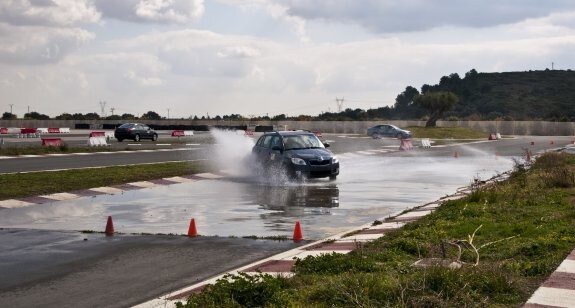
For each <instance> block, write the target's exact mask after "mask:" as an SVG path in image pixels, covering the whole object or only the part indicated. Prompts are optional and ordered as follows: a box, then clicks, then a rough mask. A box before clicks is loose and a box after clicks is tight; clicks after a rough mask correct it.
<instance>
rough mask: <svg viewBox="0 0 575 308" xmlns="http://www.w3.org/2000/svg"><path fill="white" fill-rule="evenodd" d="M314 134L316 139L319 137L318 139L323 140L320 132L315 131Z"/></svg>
mask: <svg viewBox="0 0 575 308" xmlns="http://www.w3.org/2000/svg"><path fill="white" fill-rule="evenodd" d="M313 134H314V135H315V136H316V137H318V138H321V137H322V135H321V132H320V131H315V132H313Z"/></svg>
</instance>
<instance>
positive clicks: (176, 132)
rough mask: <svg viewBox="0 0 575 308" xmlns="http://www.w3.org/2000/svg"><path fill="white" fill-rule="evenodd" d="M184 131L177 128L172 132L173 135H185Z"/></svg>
mask: <svg viewBox="0 0 575 308" xmlns="http://www.w3.org/2000/svg"><path fill="white" fill-rule="evenodd" d="M184 136H185V134H184V131H183V130H175V131H173V132H172V137H184Z"/></svg>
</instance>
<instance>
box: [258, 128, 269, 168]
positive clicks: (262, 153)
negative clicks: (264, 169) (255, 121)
mask: <svg viewBox="0 0 575 308" xmlns="http://www.w3.org/2000/svg"><path fill="white" fill-rule="evenodd" d="M271 141H272V135H264V136H262V137H261V139H260V141H258V144H257V147H256V153H255V154H256V156H257V159H258V161H260V162H261V163H262V164H266V165H267V164H268V163H269V151H270V144H271Z"/></svg>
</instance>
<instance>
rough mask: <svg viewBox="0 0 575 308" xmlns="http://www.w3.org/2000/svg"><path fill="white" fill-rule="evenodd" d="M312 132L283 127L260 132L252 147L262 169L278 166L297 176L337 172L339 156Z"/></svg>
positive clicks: (333, 173) (299, 177)
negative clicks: (281, 129)
mask: <svg viewBox="0 0 575 308" xmlns="http://www.w3.org/2000/svg"><path fill="white" fill-rule="evenodd" d="M326 147H329V144H325V145H324V144H323V143H322V142H321V141H320V140H319V139H318V138H317V136H316V135H315V134H314V133H312V132H306V131H284V132H268V133H265V134H263V135H262V136H261V137H260V138H259V139H258V141H257V142H256V144H255V145H254V147H253V149H252V154H253V155H254V157H255V159H256V162H257V163H258V164H260V165H261V166H263V167H264V168H265V169H269V168H274V167H275V168H281V169H282V170H285V172H287V174H288V176H290V177H292V178H296V179H302V178H323V177H329V178H330V179H331V180H335V179H336V177H337V176H338V175H339V160H338V159H337V158H336V157H335V155H334V154H333V153H332V152H331V151H330V150H328V149H327V148H326Z"/></svg>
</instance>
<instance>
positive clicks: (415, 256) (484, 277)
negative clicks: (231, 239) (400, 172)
mask: <svg viewBox="0 0 575 308" xmlns="http://www.w3.org/2000/svg"><path fill="white" fill-rule="evenodd" d="M574 175H575V158H574V156H569V155H567V154H558V153H547V154H545V155H543V156H542V157H541V158H539V159H538V160H537V162H536V163H535V164H534V165H533V167H532V168H531V169H530V170H526V169H524V168H523V167H521V166H520V165H518V166H516V170H515V172H514V173H513V174H512V176H511V177H510V179H509V180H507V181H505V182H501V183H497V184H495V185H492V186H490V187H489V188H482V189H478V190H476V191H474V192H473V193H472V194H470V195H469V196H468V197H466V198H464V199H461V200H455V201H446V202H444V203H443V205H442V206H441V207H440V208H439V209H437V210H436V211H435V212H434V213H433V214H431V215H428V216H426V217H424V218H422V219H420V220H418V221H417V222H414V223H411V224H408V225H406V226H405V227H403V228H402V229H400V230H398V231H396V232H393V233H391V234H389V235H386V236H384V237H382V238H380V239H378V240H376V241H374V242H371V243H369V244H366V245H364V246H363V247H362V248H361V249H358V250H355V251H354V252H352V253H350V254H348V255H337V254H326V255H322V256H311V257H307V258H306V259H304V260H299V261H297V262H296V266H295V272H296V274H297V275H296V276H295V277H293V278H291V279H285V278H273V277H271V276H269V275H263V274H262V275H260V276H258V277H257V278H248V277H245V276H241V275H240V276H229V277H227V279H228V280H225V281H224V280H220V281H218V282H217V283H216V284H214V285H213V286H211V287H209V288H208V289H207V290H205V291H204V292H202V293H200V294H198V295H194V296H192V297H191V298H190V299H189V300H188V301H187V302H186V303H182V304H181V306H185V307H249V306H252V305H256V306H259V307H466V306H492V307H519V306H521V305H522V304H523V303H525V301H526V300H527V299H528V298H529V297H530V296H531V294H533V292H534V291H535V289H536V288H537V287H538V286H539V285H540V284H541V283H542V282H543V281H544V280H545V279H546V277H548V276H549V275H550V273H552V272H553V271H554V270H555V268H557V266H558V265H559V264H560V263H561V262H562V260H563V259H564V258H565V257H566V256H567V255H568V254H569V253H570V251H571V250H572V249H573V248H574V247H575V206H574V205H575V181H574V180H573V179H574ZM473 234H474V236H472V235H473ZM461 240H467V241H470V242H471V243H472V244H474V246H475V247H476V248H479V249H478V253H479V261H478V264H477V265H476V266H475V265H474V264H475V261H476V255H475V254H474V253H473V251H472V250H471V249H466V248H465V247H463V250H462V251H463V253H462V254H461V257H460V259H459V260H460V261H462V262H463V264H462V267H461V268H460V269H448V268H444V267H439V266H435V267H429V268H416V267H413V266H412V264H413V262H415V261H416V260H419V259H422V258H445V259H447V260H451V261H455V260H457V258H458V254H457V251H458V250H457V248H456V246H455V245H454V244H455V243H461V242H460V241H461ZM458 241H459V242H458ZM450 243H451V244H450ZM482 245H483V247H482Z"/></svg>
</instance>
